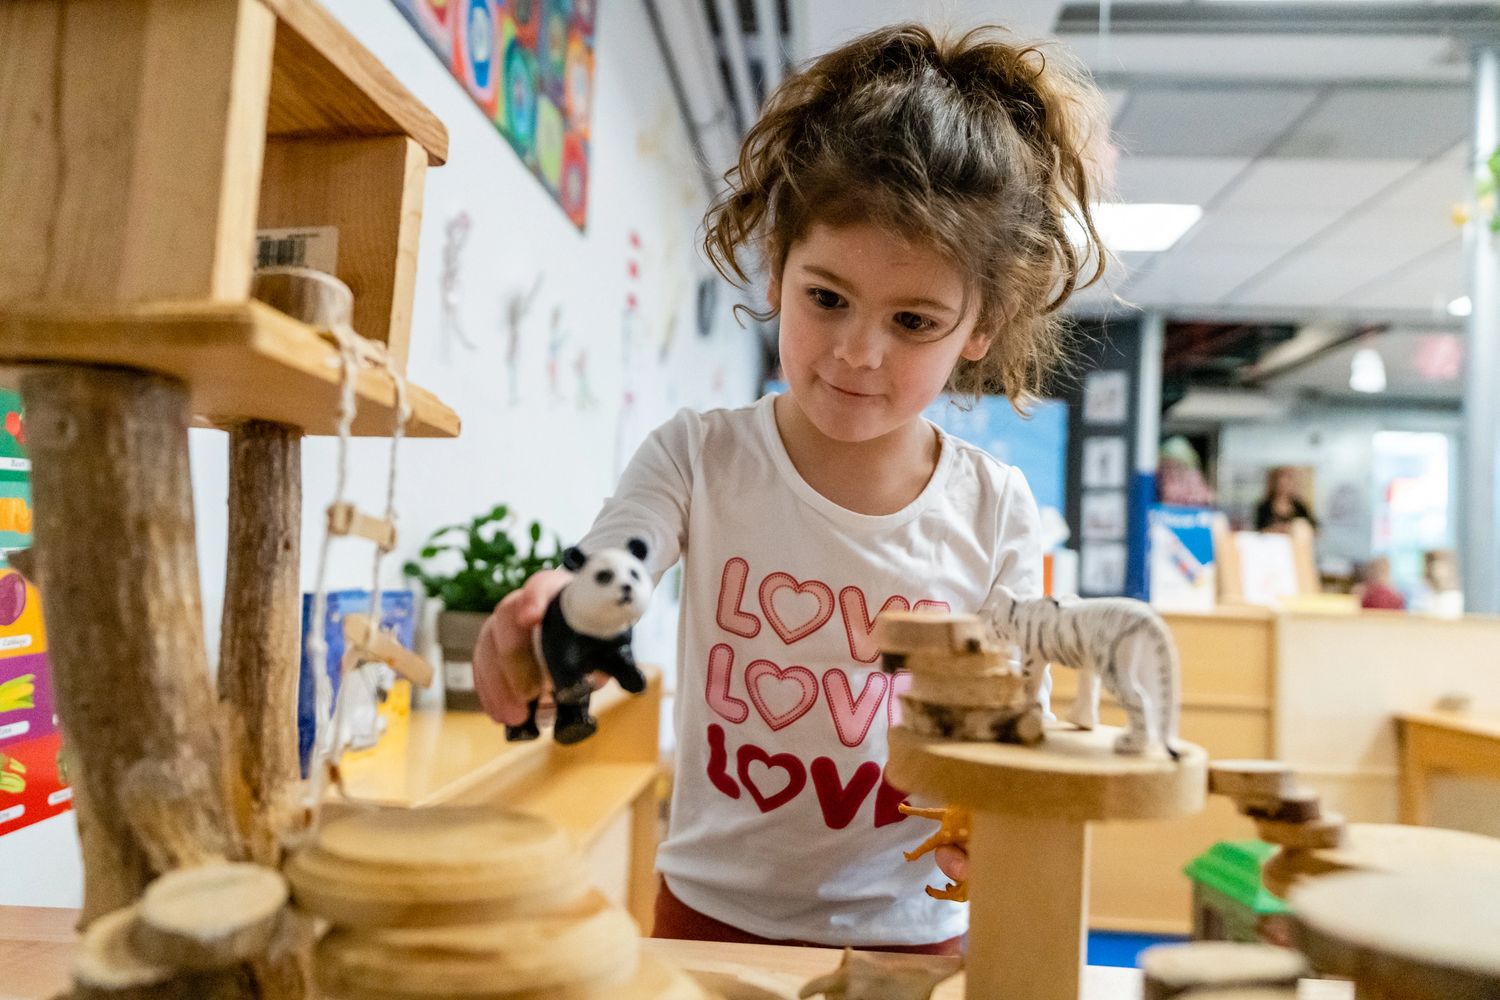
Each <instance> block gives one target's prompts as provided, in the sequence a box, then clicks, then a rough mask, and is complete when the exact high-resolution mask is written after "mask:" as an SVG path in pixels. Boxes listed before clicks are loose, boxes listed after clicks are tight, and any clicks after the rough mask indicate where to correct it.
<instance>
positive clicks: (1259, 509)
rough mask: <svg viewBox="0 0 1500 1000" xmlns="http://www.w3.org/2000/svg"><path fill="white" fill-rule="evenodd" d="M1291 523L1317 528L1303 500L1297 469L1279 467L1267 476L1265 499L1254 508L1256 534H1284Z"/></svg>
mask: <svg viewBox="0 0 1500 1000" xmlns="http://www.w3.org/2000/svg"><path fill="white" fill-rule="evenodd" d="M1293 521H1306V522H1307V523H1308V524H1310V525H1312V526H1313V529H1314V530H1316V529H1317V527H1318V519H1317V518H1315V517H1313V513H1312V508H1311V507H1310V506H1309V505H1308V503H1307V501H1305V500H1303V499H1302V496H1301V488H1300V486H1299V484H1298V482H1297V470H1296V468H1294V467H1293V466H1290V465H1278V466H1276V467H1275V468H1274V469H1272V470H1271V471H1270V472H1268V473H1266V495H1265V497H1263V498H1262V499H1261V501H1260V503H1259V504H1257V505H1256V508H1255V530H1256V531H1278V532H1285V531H1287V530H1289V529H1290V528H1291V526H1292V522H1293Z"/></svg>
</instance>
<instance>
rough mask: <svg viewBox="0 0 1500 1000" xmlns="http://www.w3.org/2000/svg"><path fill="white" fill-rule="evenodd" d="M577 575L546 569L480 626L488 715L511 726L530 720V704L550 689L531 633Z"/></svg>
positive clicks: (478, 654)
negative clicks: (556, 598)
mask: <svg viewBox="0 0 1500 1000" xmlns="http://www.w3.org/2000/svg"><path fill="white" fill-rule="evenodd" d="M572 578H573V574H572V573H570V572H569V571H567V570H565V569H544V570H541V571H540V572H538V573H534V574H532V576H531V577H530V578H529V579H528V580H527V581H526V583H525V584H524V585H522V587H521V589H520V590H514V591H511V592H510V593H509V594H507V595H505V597H504V598H503V599H502V600H501V601H500V604H499V606H498V607H496V608H495V610H494V611H493V612H492V613H491V614H490V617H489V618H488V619H487V620H486V621H485V623H484V627H483V628H482V629H480V632H479V641H478V643H476V644H475V646H474V690H475V692H476V693H477V694H478V695H479V703H480V705H482V706H484V711H485V714H486V715H488V716H489V717H490V718H492V719H494V720H495V721H496V722H499V723H503V724H504V725H507V726H519V725H521V724H522V723H524V722H525V721H526V717H527V715H528V714H529V708H528V706H529V705H530V703H531V700H532V699H533V698H538V697H540V696H541V695H542V693H543V692H544V691H545V690H546V689H547V684H546V683H545V680H546V676H547V672H546V670H544V669H542V665H541V664H540V663H538V662H537V659H536V654H535V652H533V650H532V645H531V632H532V629H534V628H535V627H536V626H537V625H538V624H540V623H541V620H542V615H544V614H545V613H546V612H547V605H548V604H550V603H552V598H554V597H556V596H557V592H558V591H560V590H562V589H563V586H564V585H566V584H567V582H568V581H569V580H571V579H572Z"/></svg>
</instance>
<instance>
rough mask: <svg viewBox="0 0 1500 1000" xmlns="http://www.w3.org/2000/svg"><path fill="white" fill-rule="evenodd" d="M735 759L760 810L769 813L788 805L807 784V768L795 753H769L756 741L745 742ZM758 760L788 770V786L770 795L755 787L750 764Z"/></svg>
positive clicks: (744, 782) (740, 773) (769, 765)
mask: <svg viewBox="0 0 1500 1000" xmlns="http://www.w3.org/2000/svg"><path fill="white" fill-rule="evenodd" d="M735 759H736V761H737V762H738V765H739V766H738V768H737V769H738V771H739V775H740V784H742V785H744V786H745V788H746V789H747V790H748V791H749V792H750V797H751V798H752V799H754V800H755V804H756V805H757V806H759V807H760V811H761V812H763V813H768V812H770V811H771V810H772V809H778V808H780V807H781V806H784V805H786V804H787V803H788V802H790V801H792V799H794V798H796V797H797V794H798V793H799V792H801V791H802V789H803V788H804V787H806V785H807V769H806V768H804V767H803V766H802V761H800V760H798V759H797V757H796V755H795V754H789V753H778V754H769V753H766V752H765V751H764V750H762V749H761V748H760V747H758V746H756V745H755V744H754V743H745V744H742V745H741V746H740V749H739V751H738V752H737V753H736V754H735ZM757 760H758V761H760V762H761V763H762V764H765V765H766V766H767V767H779V768H781V769H782V770H784V771H786V773H787V783H786V787H785V788H783V789H782V790H781V791H779V792H777V793H776V794H775V795H772V796H769V797H768V796H765V795H762V794H761V791H760V789H759V788H756V787H755V782H753V781H751V780H750V764H751V762H752V761H757Z"/></svg>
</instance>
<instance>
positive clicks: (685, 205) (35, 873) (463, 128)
mask: <svg viewBox="0 0 1500 1000" xmlns="http://www.w3.org/2000/svg"><path fill="white" fill-rule="evenodd" d="M326 5H327V6H328V7H329V9H330V10H332V11H333V13H334V14H335V15H337V16H338V17H339V18H340V19H341V20H342V21H343V22H344V23H345V24H346V25H348V27H349V28H350V30H351V31H353V32H354V34H355V35H356V36H357V37H358V38H359V40H360V41H361V42H363V43H364V44H365V45H366V46H367V47H368V48H369V49H370V50H371V51H372V52H373V53H374V54H375V55H376V57H377V58H379V59H380V60H382V61H383V62H384V63H385V64H386V65H387V66H389V67H390V68H391V69H392V71H393V72H394V73H395V74H396V75H397V77H399V78H400V79H401V81H402V82H403V83H404V84H405V85H406V86H407V87H409V88H411V90H412V91H413V92H414V93H415V94H416V96H417V97H418V98H419V99H421V100H422V101H423V102H424V103H426V104H427V106H428V107H429V108H431V109H432V110H433V112H435V113H436V114H437V115H438V117H440V118H441V119H442V120H443V121H444V122H445V123H446V124H447V126H448V131H449V137H450V155H449V162H448V164H447V165H446V166H444V167H441V168H439V169H436V170H434V171H432V172H431V173H430V174H429V180H428V185H427V196H426V205H425V214H424V219H423V226H422V250H421V263H420V267H419V271H418V276H417V296H416V306H415V320H414V323H413V330H412V348H411V356H410V360H409V363H408V371H409V374H410V376H411V378H412V379H413V380H414V381H415V382H417V383H418V384H420V385H422V386H423V387H425V388H427V389H430V390H432V391H433V392H435V393H436V394H437V395H438V396H439V397H440V398H441V399H443V400H444V401H445V402H447V403H448V404H449V405H450V406H452V407H454V408H455V409H456V410H457V411H458V413H459V415H460V416H461V417H462V418H463V421H464V430H463V434H462V435H461V436H460V437H459V438H458V439H456V440H452V441H411V442H409V443H407V444H405V445H403V447H402V450H401V455H400V470H401V478H400V482H399V486H398V510H399V511H400V530H401V543H400V547H399V550H398V551H397V552H396V553H394V554H393V555H392V556H391V557H389V558H387V559H386V561H385V568H384V582H385V584H386V585H387V586H393V585H394V586H400V585H402V580H401V577H400V565H401V563H402V562H403V561H404V559H406V558H408V557H409V556H410V555H412V554H413V553H414V552H415V550H416V549H417V548H419V547H420V544H421V542H422V540H423V539H424V538H425V537H426V536H427V535H428V533H429V532H431V531H432V530H433V529H434V528H436V527H438V526H440V525H444V524H449V523H453V522H456V521H460V520H465V519H467V518H469V517H470V516H472V515H474V514H475V513H478V512H479V511H480V510H482V509H487V508H488V507H489V506H491V505H493V504H495V503H497V502H505V503H509V504H511V505H512V506H513V507H515V508H517V509H518V510H519V511H520V512H521V514H522V515H523V516H524V517H525V518H527V519H530V518H533V517H535V518H539V519H540V520H542V521H543V522H544V523H545V524H546V525H547V526H548V527H550V528H552V529H554V530H556V531H557V532H558V533H560V534H561V535H562V537H563V539H564V540H565V541H571V540H573V539H575V538H577V537H578V536H580V535H581V534H582V533H583V532H584V530H585V529H586V528H587V527H588V525H589V523H590V521H591V520H592V518H593V516H594V514H595V513H596V512H597V511H598V508H599V506H600V503H601V501H602V500H603V499H604V497H606V496H607V495H608V494H609V492H610V490H611V488H612V486H613V483H614V480H615V477H616V475H617V473H618V469H619V466H620V463H621V462H622V461H623V459H624V458H626V457H628V456H629V454H630V452H631V451H633V449H634V447H635V445H636V444H638V443H639V441H640V439H641V438H642V437H643V436H644V435H645V433H646V432H647V431H649V430H650V429H651V428H652V427H654V426H656V425H657V424H659V423H660V422H662V421H663V420H665V419H666V418H667V417H668V416H670V415H671V414H672V413H673V412H675V411H676V410H677V409H678V408H680V407H683V406H692V407H698V408H706V407H710V406H714V405H738V404H741V403H744V402H747V401H749V400H750V399H752V398H754V395H755V392H756V388H757V386H758V385H759V377H760V371H759V348H758V346H757V344H756V342H755V336H754V334H752V333H750V332H749V331H745V330H741V329H739V327H738V326H737V325H735V323H734V322H733V320H732V318H731V317H730V315H729V306H730V305H731V304H732V303H733V302H734V301H735V296H734V294H733V293H732V291H731V290H730V289H729V288H728V287H724V288H721V289H720V292H721V294H720V295H719V297H718V303H719V307H718V310H717V319H716V324H715V327H714V329H713V332H712V334H711V335H710V336H708V337H700V336H699V334H698V332H697V330H696V328H695V317H694V300H695V291H696V285H697V281H698V279H699V278H700V277H701V276H703V275H706V274H708V273H710V271H709V269H708V268H707V266H706V265H705V264H703V263H702V262H701V260H700V259H699V257H698V255H697V253H696V251H695V246H696V237H697V231H698V226H699V223H700V222H701V219H702V214H703V210H704V209H705V207H706V206H707V201H708V193H707V192H706V191H705V190H704V189H703V186H702V182H701V180H700V175H699V173H698V171H697V169H696V167H695V166H694V164H693V159H692V154H691V152H690V148H689V146H688V142H687V136H686V131H685V128H684V126H683V124H682V122H681V120H680V118H679V116H678V114H677V110H676V106H675V104H674V103H673V101H672V96H671V91H670V89H669V86H668V82H667V77H666V73H665V70H664V68H663V66H662V63H661V60H660V55H659V52H658V50H657V48H656V45H655V43H654V40H653V39H652V36H651V32H650V28H649V26H648V23H647V21H646V19H645V15H644V13H643V11H642V9H641V6H640V5H639V4H636V3H630V2H610V3H603V4H600V5H599V7H600V10H599V23H598V26H597V31H596V46H597V48H596V54H597V62H596V73H597V76H596V79H595V91H594V93H595V99H594V111H593V118H592V148H591V157H592V158H591V164H590V167H591V171H590V173H591V177H590V191H589V224H588V231H587V232H586V233H582V234H580V233H579V232H578V231H577V229H575V228H574V227H573V225H572V224H571V223H570V222H568V220H567V218H566V217H565V216H564V215H563V213H562V211H561V209H559V208H558V207H557V206H556V205H555V203H554V202H553V201H552V199H551V198H550V196H549V195H548V194H547V193H546V192H545V191H544V190H543V189H542V187H541V185H540V183H539V182H538V181H537V180H536V179H535V178H533V176H532V175H531V174H530V172H528V171H527V170H526V169H525V167H524V166H523V165H522V164H521V163H520V161H519V159H518V158H517V157H516V156H515V154H514V153H513V152H512V151H511V148H510V147H509V146H508V145H507V144H506V142H505V141H504V140H503V139H502V138H501V137H500V135H499V133H497V132H496V131H495V129H494V127H493V126H492V125H490V123H489V122H487V121H486V120H485V119H484V116H483V115H482V114H481V112H480V111H479V110H478V109H477V108H476V107H475V106H474V105H473V103H472V102H471V101H470V100H469V98H468V97H467V96H466V95H465V94H464V93H463V91H462V90H461V89H460V87H459V85H458V84H457V82H455V81H454V80H453V78H452V77H451V76H449V74H448V72H447V71H446V70H445V69H444V68H443V67H442V66H441V65H440V64H439V63H438V61H437V59H436V58H435V57H434V56H433V55H432V53H431V52H430V51H429V50H428V49H427V47H426V46H425V45H424V44H423V42H422V41H421V40H420V39H419V38H418V36H417V34H416V32H415V31H414V30H412V29H411V28H410V27H409V26H408V25H407V23H406V21H405V20H404V19H403V18H402V17H401V15H400V14H399V13H397V11H396V9H395V7H394V5H392V4H390V3H388V2H384V0H381V2H371V0H326ZM460 212H466V213H468V215H469V217H470V221H471V226H470V232H469V238H468V241H467V243H466V246H465V251H464V253H463V255H462V260H461V264H462V268H461V271H460V272H459V292H458V296H459V298H458V301H459V304H460V308H459V316H460V322H461V327H462V330H463V332H464V334H465V336H467V338H468V339H469V340H471V341H472V342H474V343H475V344H476V345H477V349H474V350H470V349H468V348H466V347H464V346H463V345H462V344H461V343H460V342H459V341H458V338H457V337H456V336H453V335H451V334H449V335H445V333H444V331H443V330H442V328H441V316H442V309H441V303H442V284H443V282H442V278H443V264H444V249H445V231H446V229H447V226H448V223H449V221H450V220H451V219H453V218H454V217H455V216H457V215H458V214H459V213H460ZM632 232H635V233H637V234H638V235H639V237H640V241H641V250H640V251H639V252H638V253H632V249H631V247H630V244H629V236H630V234H631V233H632ZM632 257H634V259H636V260H638V261H639V267H640V274H639V278H637V279H636V280H635V281H633V282H632V281H630V279H629V278H628V276H627V265H628V262H629V261H630V260H631V259H632ZM539 275H540V276H541V277H542V285H541V288H540V291H539V293H538V296H537V301H536V302H535V303H534V305H533V307H532V309H531V311H530V313H529V314H528V316H527V317H526V320H525V322H524V324H523V326H522V330H521V337H520V339H519V365H518V374H519V377H518V379H517V383H518V388H519V399H518V400H512V399H511V395H510V386H509V379H508V377H507V371H508V370H507V365H506V354H507V334H506V326H505V315H506V312H505V307H506V302H507V300H508V299H509V297H511V296H514V295H517V294H524V293H525V292H526V291H527V290H529V289H530V288H531V287H532V285H533V283H534V282H535V280H536V279H537V277H538V276H539ZM627 283H629V284H631V285H632V286H633V287H634V289H635V291H636V293H637V295H638V297H639V299H640V309H639V315H638V323H637V324H636V327H635V332H634V335H633V336H634V339H633V342H632V349H631V351H630V359H629V361H628V363H627V362H626V361H625V359H624V356H623V348H624V343H625V340H624V333H623V331H624V324H623V322H622V316H623V314H624V303H625V296H626V292H627ZM554 310H559V313H558V315H559V317H560V323H559V330H560V331H561V333H562V335H563V336H564V337H565V338H566V339H565V341H564V347H563V351H562V359H563V363H562V364H561V365H560V366H559V370H560V375H559V384H560V390H561V391H560V393H559V394H558V395H554V394H553V393H552V391H551V390H550V388H549V383H548V357H547V353H548V352H547V345H548V339H549V336H550V333H551V330H550V328H551V318H552V314H553V311H554ZM664 344H665V345H669V346H666V347H665V348H664V346H663V345H664ZM580 353H581V354H582V355H583V356H584V358H585V363H586V365H587V369H586V373H587V376H586V377H587V385H588V388H589V390H591V393H592V396H593V397H594V399H595V400H596V401H595V402H594V403H593V404H592V405H585V404H584V403H582V402H580V397H581V395H582V392H581V381H580V379H579V377H578V375H577V374H576V373H575V371H574V363H575V361H576V360H577V358H578V357H579V355H580ZM627 389H629V390H630V391H632V392H633V394H634V398H635V400H636V402H635V408H634V414H633V416H632V417H631V418H630V419H628V420H627V419H622V399H623V398H624V395H625V392H626V391H627ZM191 448H192V462H193V488H194V491H195V496H196V502H197V512H198V543H199V545H198V549H199V560H200V569H201V574H202V581H203V598H204V613H205V631H206V635H207V641H208V646H209V654H210V658H211V659H212V658H216V655H217V647H218V619H219V614H220V609H221V608H222V603H223V602H222V587H223V577H224V547H225V502H226V493H227V476H228V471H227V462H226V455H225V438H224V436H223V435H222V434H220V433H218V432H212V431H194V432H193V434H192V440H191ZM388 453H389V448H388V446H387V445H386V444H385V442H360V443H358V444H357V446H356V447H355V448H354V450H353V455H354V457H355V459H356V461H355V463H354V467H353V468H352V469H351V472H350V480H349V493H350V495H351V496H352V498H354V499H355V500H356V501H357V502H358V503H359V505H360V506H361V507H363V508H365V509H368V510H378V509H379V508H380V505H381V504H382V503H383V501H384V496H385V492H384V491H385V481H384V476H385V469H386V459H387V455H388ZM334 474H335V448H334V444H333V442H332V441H330V440H326V439H319V440H310V441H308V442H307V443H306V445H305V446H304V452H303V477H304V498H305V508H304V518H303V523H304V529H303V538H302V546H303V585H304V587H305V588H311V587H312V585H313V581H314V570H315V566H314V562H315V557H316V553H317V550H318V545H319V543H320V540H321V517H320V514H319V512H320V511H321V510H322V508H323V506H324V505H325V504H326V503H327V502H328V499H329V497H330V496H331V494H332V490H333V484H334ZM369 581H370V553H369V547H368V546H366V545H363V544H361V543H357V542H353V541H344V542H341V543H339V544H338V545H336V546H335V552H334V558H333V560H332V564H331V571H330V575H329V580H328V583H329V585H330V586H331V587H335V588H338V587H368V586H369ZM659 593H660V594H661V598H660V599H659V600H658V602H657V606H655V607H653V610H652V613H651V615H649V616H648V621H646V622H644V623H643V624H642V627H641V629H640V635H639V638H638V640H637V649H638V651H639V653H640V655H641V657H642V658H643V659H649V660H651V661H653V662H659V663H664V664H668V665H670V659H671V656H672V654H673V652H674V649H675V647H674V644H673V636H674V628H675V617H674V612H675V609H674V608H673V607H671V604H670V600H668V598H669V597H670V593H671V588H670V587H665V586H664V587H663V588H662V590H661V591H660V592H659ZM76 855H77V841H76V835H75V834H74V833H73V820H72V817H71V815H70V816H66V817H59V818H58V819H57V820H54V821H51V822H49V823H47V824H41V825H39V826H38V827H36V828H35V829H34V830H31V831H23V832H22V833H20V834H14V835H11V836H8V837H5V838H3V839H0V872H6V873H11V872H17V871H25V872H26V873H27V875H26V880H25V882H22V881H21V880H20V879H19V878H18V877H15V876H12V875H11V874H7V875H6V876H5V877H4V878H3V879H0V904H19V905H77V904H78V902H79V900H80V895H79V886H80V885H81V881H80V879H79V875H78V870H77V867H78V866H77V856H76Z"/></svg>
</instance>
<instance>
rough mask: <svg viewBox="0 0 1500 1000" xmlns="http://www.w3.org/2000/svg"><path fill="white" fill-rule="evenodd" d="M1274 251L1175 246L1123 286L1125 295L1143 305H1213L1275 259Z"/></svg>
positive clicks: (1275, 252)
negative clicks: (1191, 249)
mask: <svg viewBox="0 0 1500 1000" xmlns="http://www.w3.org/2000/svg"><path fill="white" fill-rule="evenodd" d="M1276 255H1277V251H1275V250H1254V249H1229V250H1218V251H1211V252H1192V251H1189V250H1187V249H1181V248H1179V249H1174V250H1173V251H1171V252H1170V253H1168V254H1163V255H1162V257H1161V259H1160V260H1158V261H1155V262H1153V264H1152V265H1151V269H1150V270H1149V271H1147V272H1146V273H1145V274H1144V275H1143V276H1142V277H1140V278H1139V279H1138V280H1135V281H1132V282H1130V284H1128V285H1127V286H1126V288H1125V297H1126V298H1128V299H1131V300H1132V301H1135V302H1137V303H1139V304H1140V305H1143V306H1153V305H1175V304H1185V305H1213V304H1215V303H1217V302H1219V301H1220V300H1221V299H1222V298H1223V297H1224V295H1225V294H1226V293H1227V292H1229V291H1230V290H1231V289H1233V288H1234V287H1235V286H1236V285H1239V284H1241V283H1242V282H1244V281H1245V280H1246V279H1247V278H1249V277H1250V276H1251V275H1253V274H1255V273H1257V272H1258V271H1261V270H1263V269H1264V268H1265V267H1267V266H1268V265H1269V264H1270V263H1271V262H1272V261H1274V260H1275V259H1276Z"/></svg>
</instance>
